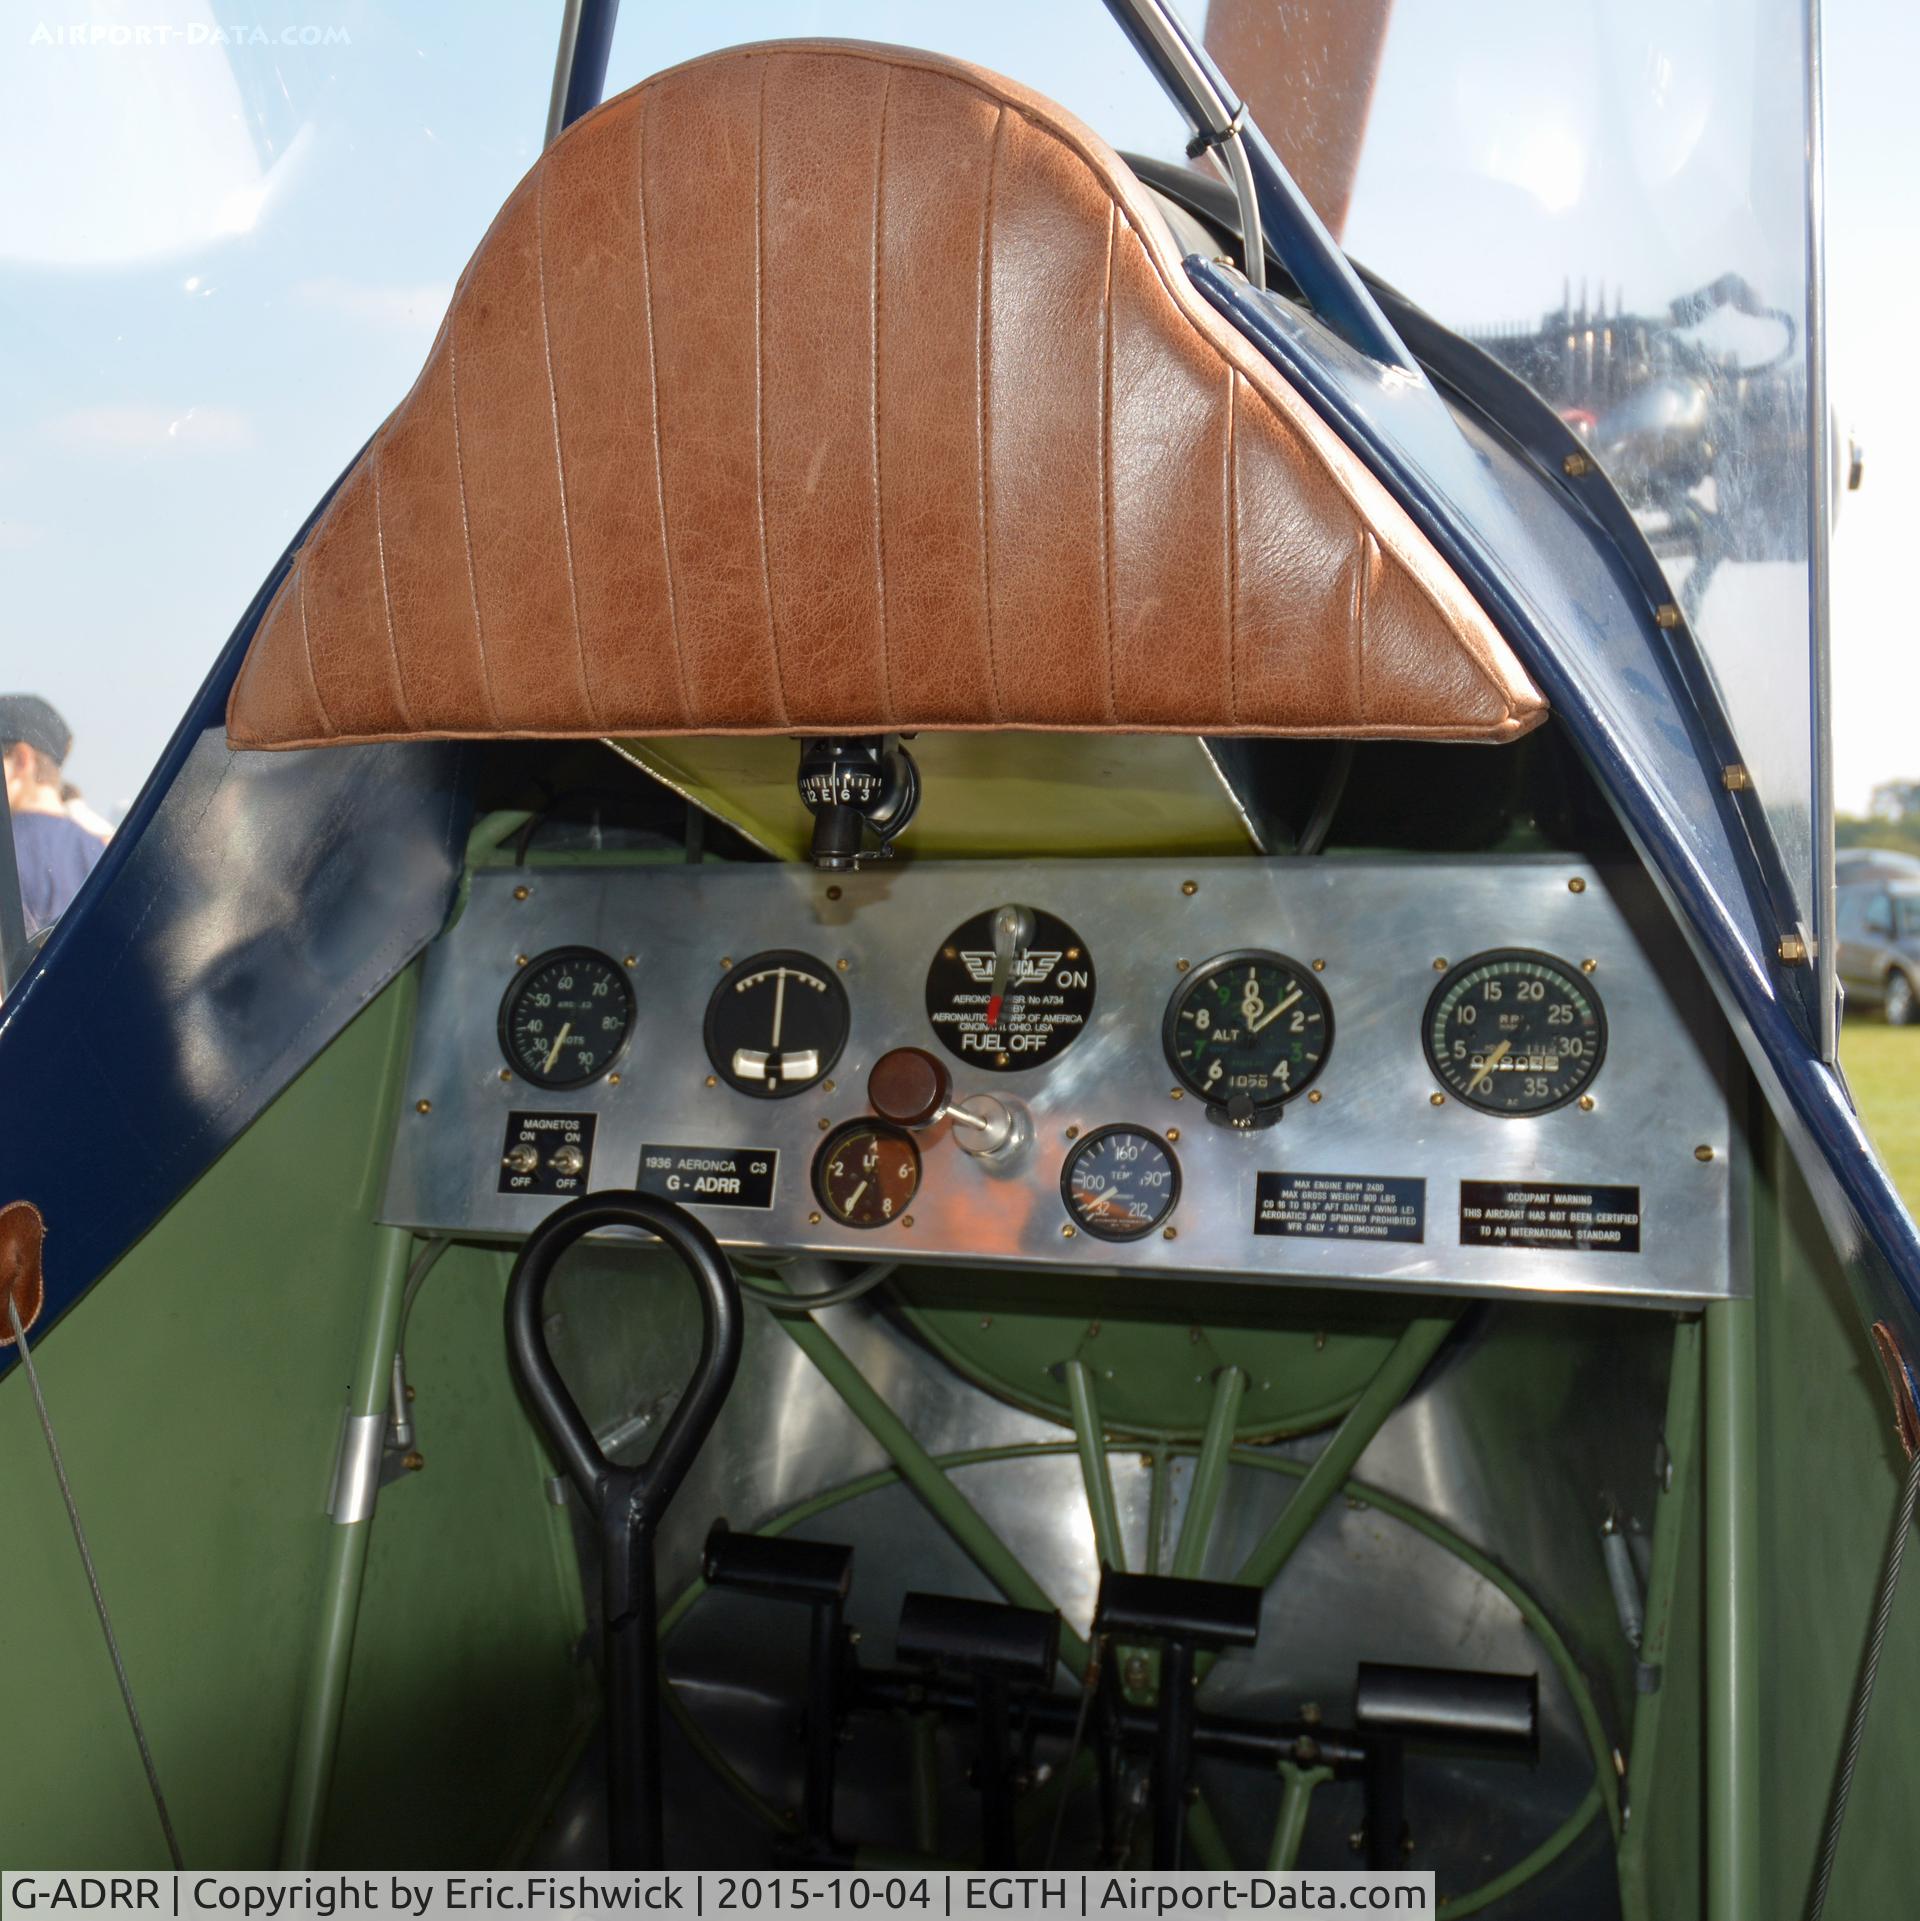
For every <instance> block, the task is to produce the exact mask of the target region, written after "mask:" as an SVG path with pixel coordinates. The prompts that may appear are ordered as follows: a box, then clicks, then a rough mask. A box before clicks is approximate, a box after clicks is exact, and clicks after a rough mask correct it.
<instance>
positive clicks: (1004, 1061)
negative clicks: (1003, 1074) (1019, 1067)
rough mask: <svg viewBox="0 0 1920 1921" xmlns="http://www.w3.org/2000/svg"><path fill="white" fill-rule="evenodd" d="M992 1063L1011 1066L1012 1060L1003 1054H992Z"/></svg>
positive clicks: (998, 1065)
mask: <svg viewBox="0 0 1920 1921" xmlns="http://www.w3.org/2000/svg"><path fill="white" fill-rule="evenodd" d="M993 1064H994V1066H995V1067H1011V1066H1012V1065H1013V1063H1012V1061H1011V1060H1009V1059H1008V1057H1007V1056H1006V1055H1005V1054H996V1055H994V1057H993Z"/></svg>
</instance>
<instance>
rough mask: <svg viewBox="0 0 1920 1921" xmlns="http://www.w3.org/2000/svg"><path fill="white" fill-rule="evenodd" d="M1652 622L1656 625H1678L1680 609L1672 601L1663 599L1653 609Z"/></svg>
mask: <svg viewBox="0 0 1920 1921" xmlns="http://www.w3.org/2000/svg"><path fill="white" fill-rule="evenodd" d="M1653 624H1654V625H1655V626H1656V627H1678V626H1679V625H1680V609H1679V608H1678V607H1676V606H1675V605H1674V604H1673V602H1672V601H1670V600H1663V601H1662V602H1661V603H1660V605H1659V606H1658V607H1656V608H1655V609H1654V610H1653Z"/></svg>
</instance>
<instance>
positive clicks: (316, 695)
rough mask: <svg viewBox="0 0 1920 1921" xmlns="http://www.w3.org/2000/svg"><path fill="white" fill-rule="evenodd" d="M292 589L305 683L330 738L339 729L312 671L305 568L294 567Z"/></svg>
mask: <svg viewBox="0 0 1920 1921" xmlns="http://www.w3.org/2000/svg"><path fill="white" fill-rule="evenodd" d="M293 591H294V594H295V596H296V597H297V598H298V600H299V602H300V646H301V649H302V651H303V652H304V653H305V654H306V657H307V684H308V685H309V686H310V687H311V688H312V689H313V704H314V705H315V706H316V707H318V708H319V709H320V725H321V726H322V727H324V728H325V729H326V730H327V737H328V738H331V737H332V736H333V735H334V734H336V733H337V732H338V731H339V729H338V728H336V727H335V726H334V724H333V716H332V715H331V714H330V713H328V712H327V703H326V701H325V699H324V698H323V697H322V696H321V693H320V676H319V675H318V674H316V673H315V672H314V671H313V636H312V635H311V634H309V633H308V631H307V570H306V569H305V568H304V567H297V568H295V569H294V582H293Z"/></svg>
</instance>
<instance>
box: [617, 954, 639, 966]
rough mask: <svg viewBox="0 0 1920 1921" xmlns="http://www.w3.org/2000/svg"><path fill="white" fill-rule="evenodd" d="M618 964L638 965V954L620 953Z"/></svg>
mask: <svg viewBox="0 0 1920 1921" xmlns="http://www.w3.org/2000/svg"><path fill="white" fill-rule="evenodd" d="M620 965H621V966H622V967H638V966H639V965H640V956H639V955H638V954H622V955H621V956H620Z"/></svg>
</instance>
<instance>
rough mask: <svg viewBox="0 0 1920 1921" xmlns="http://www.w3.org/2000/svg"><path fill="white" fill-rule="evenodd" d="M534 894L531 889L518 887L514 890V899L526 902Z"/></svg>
mask: <svg viewBox="0 0 1920 1921" xmlns="http://www.w3.org/2000/svg"><path fill="white" fill-rule="evenodd" d="M532 892H533V889H532V888H531V887H516V888H515V889H514V890H513V897H514V899H515V900H525V899H526V898H527V896H528V895H529V894H531V893H532Z"/></svg>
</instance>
